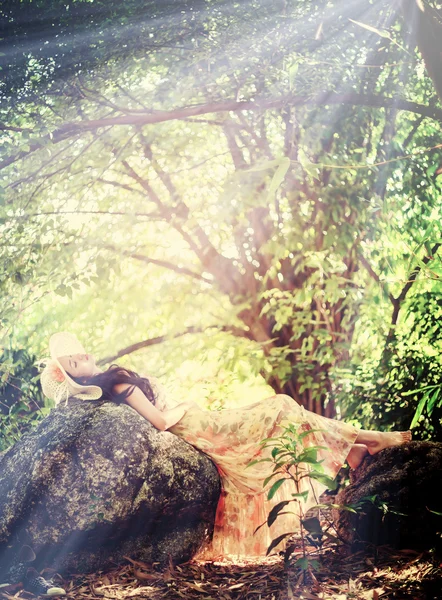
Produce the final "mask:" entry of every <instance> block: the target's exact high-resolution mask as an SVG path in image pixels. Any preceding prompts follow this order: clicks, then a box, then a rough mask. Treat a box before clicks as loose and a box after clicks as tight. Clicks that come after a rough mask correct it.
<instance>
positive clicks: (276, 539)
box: [266, 531, 295, 556]
mask: <svg viewBox="0 0 442 600" xmlns="http://www.w3.org/2000/svg"><path fill="white" fill-rule="evenodd" d="M294 533H295V532H294V531H290V533H283V534H282V535H280V536H278V537H277V538H275V539H274V540H272V543H271V544H270V546H269V547H268V548H267V552H266V556H268V555H269V554H270V552H271V551H272V550H273V548H275V547H276V546H277V545H278V544H279V543H280V542H282V540H283V539H284V538H286V537H289V535H293V534H294Z"/></svg>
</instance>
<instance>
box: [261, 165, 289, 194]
mask: <svg viewBox="0 0 442 600" xmlns="http://www.w3.org/2000/svg"><path fill="white" fill-rule="evenodd" d="M289 168H290V159H289V157H288V156H284V158H282V159H281V161H280V164H279V166H278V168H277V169H276V171H275V174H274V175H273V177H272V181H271V182H270V186H269V192H268V194H267V201H268V202H270V201H271V200H272V198H273V196H274V195H275V193H276V191H277V189H278V188H279V186H280V185H281V183H282V182H283V181H284V179H285V176H286V175H287V171H288V170H289Z"/></svg>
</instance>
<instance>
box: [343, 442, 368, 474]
mask: <svg viewBox="0 0 442 600" xmlns="http://www.w3.org/2000/svg"><path fill="white" fill-rule="evenodd" d="M367 454H368V448H367V446H366V445H365V444H353V446H352V448H351V450H350V452H349V453H348V456H347V462H348V464H349V465H350V469H357V468H358V467H359V465H360V464H361V462H362V461H363V460H364V458H365V457H366V456H367Z"/></svg>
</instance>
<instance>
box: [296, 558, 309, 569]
mask: <svg viewBox="0 0 442 600" xmlns="http://www.w3.org/2000/svg"><path fill="white" fill-rule="evenodd" d="M294 566H295V567H298V568H299V569H302V570H303V571H306V570H307V569H308V567H309V559H308V557H307V556H302V557H301V558H298V560H297V561H296V562H295V564H294Z"/></svg>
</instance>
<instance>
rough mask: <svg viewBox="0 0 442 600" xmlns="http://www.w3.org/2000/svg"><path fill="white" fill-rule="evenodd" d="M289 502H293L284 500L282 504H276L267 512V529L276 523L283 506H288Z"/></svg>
mask: <svg viewBox="0 0 442 600" xmlns="http://www.w3.org/2000/svg"><path fill="white" fill-rule="evenodd" d="M290 502H293V500H284V501H283V502H278V504H276V505H275V506H274V507H273V508H272V510H271V511H270V512H269V516H268V517H267V525H268V526H269V527H270V526H271V525H273V523H274V522H275V521H276V518H277V517H278V514H279V513H280V511H281V510H282V509H283V508H284V506H287V504H290Z"/></svg>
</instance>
